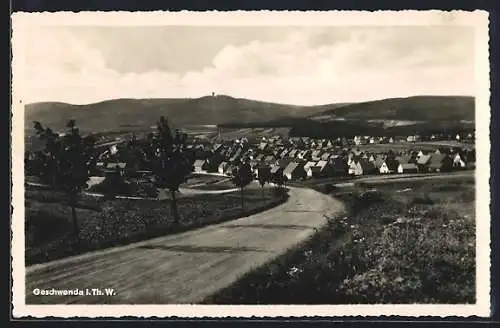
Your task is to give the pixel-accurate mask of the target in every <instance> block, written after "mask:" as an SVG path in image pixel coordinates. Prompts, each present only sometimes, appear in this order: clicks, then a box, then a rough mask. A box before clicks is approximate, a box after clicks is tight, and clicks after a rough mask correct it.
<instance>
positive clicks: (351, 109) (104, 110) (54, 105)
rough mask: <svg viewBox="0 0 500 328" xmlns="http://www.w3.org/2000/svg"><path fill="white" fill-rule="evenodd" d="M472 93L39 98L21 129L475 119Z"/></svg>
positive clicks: (28, 109)
mask: <svg viewBox="0 0 500 328" xmlns="http://www.w3.org/2000/svg"><path fill="white" fill-rule="evenodd" d="M474 114H475V112H474V98H473V97H460V96H415V97H408V98H391V99H383V100H377V101H369V102H362V103H353V104H345V103H338V104H335V103H334V104H327V105H320V106H294V105H287V104H278V103H271V102H263V101H256V100H250V99H244V98H233V97H230V96H225V95H219V96H204V97H201V98H158V99H125V98H123V99H114V100H106V101H101V102H98V103H93V104H88V105H73V104H67V103H62V102H40V103H32V104H28V105H26V106H25V128H26V129H31V128H32V122H33V121H40V122H41V123H42V124H43V125H46V126H49V127H51V128H53V129H56V130H57V129H64V127H65V125H66V122H67V121H68V120H69V119H75V120H76V121H77V124H78V126H79V127H80V128H81V129H82V130H87V131H94V132H103V131H116V130H121V129H124V128H126V127H132V126H134V127H144V128H149V127H150V126H152V125H154V124H155V122H156V121H157V120H158V118H159V117H160V116H162V115H163V116H166V117H168V119H169V120H170V122H172V125H174V126H187V125H217V124H224V123H259V122H269V121H279V120H284V121H286V120H290V119H294V118H310V119H316V118H318V117H321V118H322V119H325V118H326V119H339V118H340V119H342V118H345V119H356V120H376V119H380V120H384V119H387V120H415V121H427V120H444V121H446V120H449V121H459V120H472V121H473V120H474V116H475V115H474Z"/></svg>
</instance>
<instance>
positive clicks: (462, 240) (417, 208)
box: [204, 179, 475, 304]
mask: <svg viewBox="0 0 500 328" xmlns="http://www.w3.org/2000/svg"><path fill="white" fill-rule="evenodd" d="M474 186H475V184H474V180H473V179H462V180H459V181H441V182H432V183H429V182H425V181H413V182H408V183H400V184H394V185H383V186H377V189H376V191H368V189H372V188H367V189H364V190H363V189H359V188H356V189H354V188H353V189H352V190H351V191H350V192H345V190H343V191H342V192H339V193H337V194H334V196H335V197H337V198H339V199H342V200H343V201H344V202H345V204H346V206H347V208H348V213H347V215H346V216H341V217H337V218H331V219H330V220H329V224H328V226H327V228H325V229H324V230H322V231H320V232H318V234H316V235H315V236H314V237H313V238H312V239H311V240H309V241H307V242H306V243H305V244H303V245H301V246H300V247H298V248H297V249H294V250H291V251H290V252H288V253H287V254H286V255H285V256H283V257H281V258H279V259H277V260H276V261H273V262H272V263H270V264H268V265H267V266H265V267H263V268H260V269H258V270H256V271H255V272H253V273H250V274H248V275H246V276H244V277H242V279H241V280H239V281H238V282H237V283H236V284H234V285H233V286H231V287H229V288H227V289H225V290H222V291H221V292H219V293H217V294H216V295H213V296H212V297H209V298H208V299H206V300H205V302H204V303H209V304H214V303H215V304H373V303H385V304H389V303H406V304H408V303H455V304H458V303H474V301H475V187H474Z"/></svg>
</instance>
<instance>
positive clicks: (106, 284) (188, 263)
mask: <svg viewBox="0 0 500 328" xmlns="http://www.w3.org/2000/svg"><path fill="white" fill-rule="evenodd" d="M289 193H290V198H289V199H288V201H287V202H286V203H284V204H282V205H280V206H278V207H276V208H273V209H271V210H268V211H265V212H262V213H258V214H256V215H252V216H249V217H244V218H241V219H238V220H233V221H229V222H225V223H222V224H217V225H212V226H208V227H205V228H201V229H198V230H193V231H189V232H186V233H181V234H177V235H170V236H165V237H160V238H156V239H151V240H148V241H145V242H140V243H135V244H131V245H128V246H123V247H116V248H113V249H109V250H105V251H98V252H94V253H88V254H85V255H81V256H75V257H71V258H67V259H63V260H58V261H54V262H49V263H45V264H40V265H34V266H32V267H28V268H27V269H26V303H28V304H61V303H65V304H70V303H79V304H96V303H106V304H110V303H113V304H141V303H142V304H145V303H149V304H165V303H197V302H200V301H201V300H203V299H204V298H206V297H207V296H209V295H211V294H213V293H214V292H216V291H218V290H220V289H222V288H224V287H227V286H229V285H230V284H232V283H233V282H235V281H236V280H237V279H238V278H239V277H240V276H241V275H243V274H245V273H247V272H248V271H250V270H252V269H253V268H256V267H258V266H261V265H263V264H264V263H266V262H268V261H270V260H273V259H275V258H276V257H278V256H279V255H281V254H283V253H285V252H286V251H287V250H288V249H289V248H290V247H293V246H295V245H297V244H298V243H300V242H302V241H304V240H305V239H307V238H308V237H309V236H311V235H312V234H313V233H314V232H315V230H316V229H318V228H320V227H322V226H324V225H326V223H327V219H326V217H325V216H331V215H333V214H335V213H339V212H343V211H344V207H343V204H342V203H341V202H340V201H337V200H335V199H333V198H331V197H330V196H327V195H324V194H321V193H319V192H316V191H314V190H311V189H302V188H290V191H289ZM35 288H38V289H55V290H74V289H80V290H82V291H85V289H87V288H88V289H92V288H98V289H102V290H104V289H106V288H108V289H109V288H112V289H114V292H115V293H116V294H115V295H114V296H106V295H90V296H89V295H83V296H78V295H76V296H75V295H52V296H40V295H39V296H35V295H34V294H33V290H34V289H35Z"/></svg>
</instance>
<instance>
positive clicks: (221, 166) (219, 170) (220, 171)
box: [217, 162, 228, 174]
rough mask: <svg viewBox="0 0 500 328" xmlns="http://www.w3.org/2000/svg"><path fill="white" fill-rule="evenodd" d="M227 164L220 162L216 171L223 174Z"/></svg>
mask: <svg viewBox="0 0 500 328" xmlns="http://www.w3.org/2000/svg"><path fill="white" fill-rule="evenodd" d="M227 165H228V164H227V162H222V163H220V164H219V167H218V168H217V172H219V173H220V174H224V173H225V172H226V167H227Z"/></svg>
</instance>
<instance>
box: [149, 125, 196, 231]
mask: <svg viewBox="0 0 500 328" xmlns="http://www.w3.org/2000/svg"><path fill="white" fill-rule="evenodd" d="M157 126H158V135H157V136H150V137H149V138H150V142H151V144H152V145H151V147H150V148H151V149H149V150H148V151H149V152H152V153H153V154H154V161H153V165H152V168H153V172H154V175H155V181H156V186H157V187H159V188H166V189H168V190H169V191H170V194H171V198H172V199H171V206H172V214H173V216H174V224H176V225H178V224H179V213H178V210H177V199H176V192H178V191H179V187H180V185H181V184H182V183H184V182H186V181H187V179H188V176H189V175H190V174H191V172H192V171H193V166H192V164H191V162H190V161H189V158H188V157H187V153H186V151H185V148H186V141H187V135H186V134H184V133H181V132H180V131H179V130H176V131H175V133H172V131H171V130H170V127H169V125H168V121H167V119H165V117H163V116H162V117H161V118H160V120H159V122H158V123H157ZM149 155H150V156H151V155H152V154H149Z"/></svg>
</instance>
